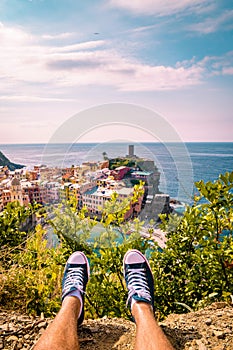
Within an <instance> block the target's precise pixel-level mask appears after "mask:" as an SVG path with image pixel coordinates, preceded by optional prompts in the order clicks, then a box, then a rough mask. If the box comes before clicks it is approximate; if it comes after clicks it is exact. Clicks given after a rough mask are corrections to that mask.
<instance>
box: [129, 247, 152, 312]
mask: <svg viewBox="0 0 233 350" xmlns="http://www.w3.org/2000/svg"><path fill="white" fill-rule="evenodd" d="M123 269H124V277H125V281H126V286H127V288H128V299H127V302H126V304H127V306H130V308H131V305H132V299H134V300H135V301H139V302H145V303H148V304H150V305H151V306H152V308H153V310H154V280H153V275H152V272H151V269H150V265H149V263H148V261H147V259H146V258H145V256H144V255H143V254H142V253H141V252H139V251H138V250H136V249H132V250H129V251H128V252H127V253H126V254H125V256H124V260H123Z"/></svg>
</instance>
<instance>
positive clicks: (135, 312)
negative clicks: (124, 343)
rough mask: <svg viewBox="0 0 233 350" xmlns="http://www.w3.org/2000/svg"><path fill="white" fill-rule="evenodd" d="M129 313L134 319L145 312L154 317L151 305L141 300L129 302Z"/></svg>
mask: <svg viewBox="0 0 233 350" xmlns="http://www.w3.org/2000/svg"><path fill="white" fill-rule="evenodd" d="M131 313H132V316H133V317H134V319H135V320H136V319H138V318H140V317H141V316H142V314H143V315H145V314H150V315H152V316H153V317H154V313H153V308H152V305H151V304H149V303H146V302H143V301H135V302H133V303H132V304H131Z"/></svg>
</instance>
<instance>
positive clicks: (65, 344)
mask: <svg viewBox="0 0 233 350" xmlns="http://www.w3.org/2000/svg"><path fill="white" fill-rule="evenodd" d="M79 310H80V301H79V299H78V298H75V297H70V298H68V297H67V298H65V300H64V302H63V304H62V308H61V310H60V311H59V313H58V314H57V316H56V317H55V319H54V320H53V322H52V323H51V324H50V325H49V327H48V328H47V329H46V331H45V332H44V333H43V334H42V336H41V338H40V339H39V341H38V342H37V344H36V346H35V347H34V350H49V349H50V350H51V349H56V350H74V349H75V350H78V349H79V341H78V332H77V320H78V314H79Z"/></svg>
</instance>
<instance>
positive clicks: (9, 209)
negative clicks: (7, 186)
mask: <svg viewBox="0 0 233 350" xmlns="http://www.w3.org/2000/svg"><path fill="white" fill-rule="evenodd" d="M37 208H38V206H33V205H29V206H28V207H27V208H26V207H24V206H21V205H20V204H19V203H18V202H11V203H8V204H7V206H6V208H5V209H4V210H3V211H2V212H1V213H0V247H1V249H4V247H15V246H17V245H19V244H21V243H22V242H23V241H24V240H25V238H26V232H24V231H23V228H24V226H26V225H25V224H26V223H27V220H29V219H30V218H31V216H32V215H33V213H34V212H35V211H36V210H37Z"/></svg>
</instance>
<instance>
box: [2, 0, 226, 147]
mask: <svg viewBox="0 0 233 350" xmlns="http://www.w3.org/2000/svg"><path fill="white" fill-rule="evenodd" d="M0 45H1V52H0V118H1V129H0V143H32V142H35V143H36V142H42V143H44V142H48V141H49V139H50V138H51V137H52V135H53V134H54V133H55V132H56V130H57V128H59V127H61V125H62V124H64V123H66V121H67V119H69V118H70V117H71V116H73V115H75V114H76V113H79V112H81V111H83V110H85V109H88V108H91V107H93V106H97V105H102V104H110V103H116V102H121V103H126V104H128V103H129V104H136V105H139V106H143V107H145V108H148V109H150V110H153V111H155V112H157V113H159V114H160V115H161V116H163V118H164V119H165V120H166V121H167V123H168V124H169V125H171V126H172V127H173V128H174V130H176V132H177V133H178V135H179V136H180V138H181V140H183V141H233V137H232V130H233V128H232V126H233V125H232V124H233V122H232V120H233V118H232V117H233V4H232V1H231V0H222V1H213V0H143V1H142V0H134V1H132V0H92V1H90V0H86V1H78V0H10V1H9V0H0ZM90 118H96V116H95V115H91V116H90ZM125 118H126V122H127V115H126V116H125ZM130 120H131V126H132V128H131V130H129V128H124V127H123V126H122V128H120V127H119V126H118V128H115V129H114V127H113V126H111V125H109V126H105V127H104V128H102V129H101V127H100V128H97V129H96V130H90V131H89V130H87V133H86V135H85V136H84V137H83V138H82V141H93V142H95V141H97V142H102V141H105V140H106V141H108V140H111V141H113V140H114V138H119V137H121V138H127V137H129V134H131V135H132V134H133V133H134V130H133V125H132V118H131V119H130ZM109 122H110V123H111V122H113V120H112V119H111V117H110V118H109ZM146 130H150V126H149V125H146V117H145V130H144V131H142V132H141V134H140V132H138V130H137V132H136V131H135V135H136V136H135V137H136V138H139V139H140V138H141V140H139V141H153V139H152V138H151V136H150V135H149V133H146Z"/></svg>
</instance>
